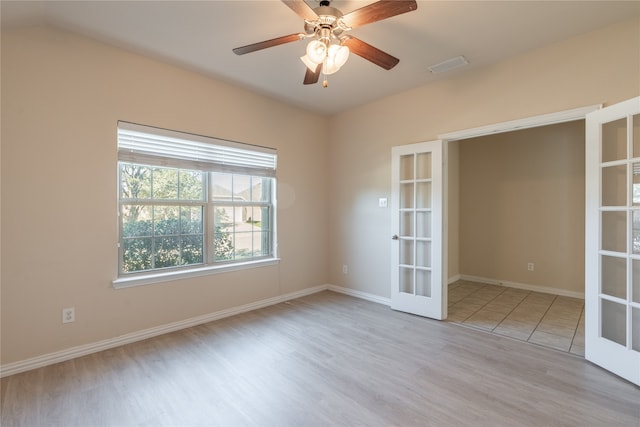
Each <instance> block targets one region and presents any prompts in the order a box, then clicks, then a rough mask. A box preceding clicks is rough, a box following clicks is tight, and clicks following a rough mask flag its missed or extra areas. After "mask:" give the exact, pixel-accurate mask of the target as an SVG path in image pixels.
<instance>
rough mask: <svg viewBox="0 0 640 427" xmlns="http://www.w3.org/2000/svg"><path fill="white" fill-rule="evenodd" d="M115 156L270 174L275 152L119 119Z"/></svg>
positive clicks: (158, 163) (157, 163)
mask: <svg viewBox="0 0 640 427" xmlns="http://www.w3.org/2000/svg"><path fill="white" fill-rule="evenodd" d="M118 160H120V161H124V162H131V163H140V164H148V165H154V166H164V167H175V168H183V169H197V170H202V171H209V172H211V171H224V172H230V173H245V174H251V175H258V176H268V177H274V176H275V174H276V161H277V152H276V150H274V149H272V148H266V147H260V146H255V145H248V144H241V143H238V142H233V141H226V140H223V139H218V138H211V137H207V136H202V135H194V134H188V133H183V132H176V131H172V130H167V129H161V128H155V127H150V126H143V125H138V124H134V123H128V122H123V121H119V122H118Z"/></svg>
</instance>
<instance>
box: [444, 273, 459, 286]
mask: <svg viewBox="0 0 640 427" xmlns="http://www.w3.org/2000/svg"><path fill="white" fill-rule="evenodd" d="M460 279H462V276H461V275H459V274H456V275H455V276H451V277H449V279H448V280H447V285H450V284H452V283H454V282H457V281H458V280H460Z"/></svg>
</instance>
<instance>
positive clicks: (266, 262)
mask: <svg viewBox="0 0 640 427" xmlns="http://www.w3.org/2000/svg"><path fill="white" fill-rule="evenodd" d="M279 262H280V258H269V259H261V260H256V261H247V262H237V263H233V264H223V265H212V266H206V267H202V268H190V269H184V270H172V271H163V272H158V273H150V274H142V275H131V276H123V277H119V278H117V279H115V280H114V281H112V282H111V284H112V285H113V287H114V288H116V289H123V288H131V287H134V286H143V285H150V284H153V283H162V282H171V281H174V280H182V279H189V278H192V277H199V276H206V275H209V274H220V273H229V272H231V271H238V270H247V269H250V268H259V267H267V266H270V265H276V264H278V263H279Z"/></svg>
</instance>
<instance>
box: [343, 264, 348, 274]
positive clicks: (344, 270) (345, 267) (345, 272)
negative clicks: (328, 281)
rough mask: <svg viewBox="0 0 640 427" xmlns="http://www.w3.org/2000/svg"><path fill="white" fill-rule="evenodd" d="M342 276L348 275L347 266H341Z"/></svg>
mask: <svg viewBox="0 0 640 427" xmlns="http://www.w3.org/2000/svg"><path fill="white" fill-rule="evenodd" d="M342 274H349V266H348V265H347V264H344V265H343V266H342Z"/></svg>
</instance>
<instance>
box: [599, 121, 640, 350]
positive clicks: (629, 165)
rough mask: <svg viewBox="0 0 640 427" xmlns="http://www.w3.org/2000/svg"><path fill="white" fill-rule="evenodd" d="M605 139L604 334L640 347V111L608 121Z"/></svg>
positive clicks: (602, 223) (631, 347)
mask: <svg viewBox="0 0 640 427" xmlns="http://www.w3.org/2000/svg"><path fill="white" fill-rule="evenodd" d="M601 140H602V144H601V153H600V158H601V164H600V183H601V197H600V203H599V205H600V230H601V236H600V237H601V238H600V251H599V263H600V278H599V279H600V280H599V284H600V285H599V295H598V310H599V313H598V321H599V335H600V337H601V338H604V339H606V340H609V341H612V342H614V343H617V344H619V345H621V346H624V347H626V348H627V349H629V350H633V351H640V115H637V114H636V115H632V116H628V117H624V118H621V119H617V120H613V121H610V122H606V123H603V124H602V126H601Z"/></svg>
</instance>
